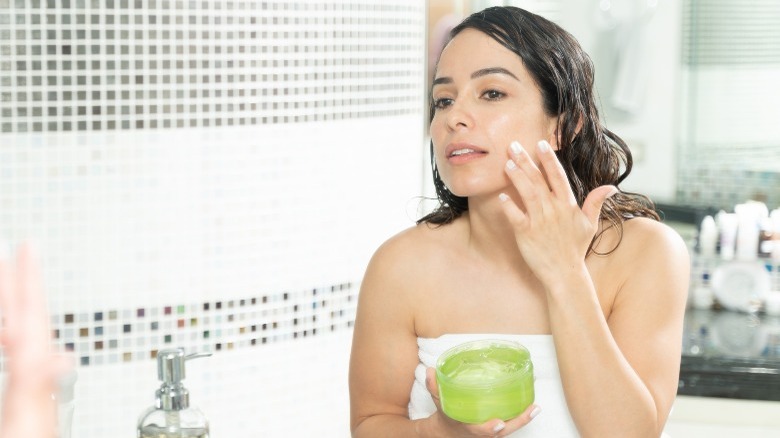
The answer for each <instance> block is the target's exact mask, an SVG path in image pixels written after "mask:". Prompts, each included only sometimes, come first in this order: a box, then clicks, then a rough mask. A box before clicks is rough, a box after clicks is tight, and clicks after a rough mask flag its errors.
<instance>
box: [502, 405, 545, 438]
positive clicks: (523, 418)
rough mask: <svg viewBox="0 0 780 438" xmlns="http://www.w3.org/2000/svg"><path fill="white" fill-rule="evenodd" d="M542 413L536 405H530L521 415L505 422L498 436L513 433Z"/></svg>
mask: <svg viewBox="0 0 780 438" xmlns="http://www.w3.org/2000/svg"><path fill="white" fill-rule="evenodd" d="M541 411H542V408H540V407H539V406H538V405H535V404H532V405H531V406H528V407H527V408H526V409H525V411H523V413H522V414H520V415H518V416H517V417H515V418H513V419H511V420H509V421H507V422H506V427H505V428H504V430H502V431H501V435H500V436H506V435H509V434H511V433H512V432H515V431H516V430H518V429H520V428H522V427H524V426H526V425H527V424H528V423H530V422H531V420H533V419H534V418H536V416H537V415H539V413H540V412H541Z"/></svg>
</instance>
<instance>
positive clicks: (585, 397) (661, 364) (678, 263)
mask: <svg viewBox="0 0 780 438" xmlns="http://www.w3.org/2000/svg"><path fill="white" fill-rule="evenodd" d="M632 222H633V223H632ZM642 222H644V223H642ZM642 222H640V220H639V219H634V220H632V221H630V222H629V223H627V224H626V225H625V233H626V235H627V234H629V233H642V234H644V235H645V236H647V238H646V239H640V240H641V244H642V248H641V249H639V250H635V251H630V252H629V251H625V249H628V248H623V251H621V254H630V255H631V256H634V257H635V258H633V259H632V260H630V261H628V263H626V264H629V265H633V266H632V267H631V268H630V272H629V277H628V278H627V279H626V281H625V283H624V284H623V286H622V287H621V288H620V291H619V292H618V293H617V296H616V297H615V301H614V303H613V306H612V311H611V313H610V315H609V319H608V320H605V319H604V316H603V313H602V311H601V307H600V306H599V303H598V299H597V297H596V291H595V288H594V287H593V282H592V281H591V278H590V276H589V274H588V271H587V269H585V268H584V266H580V267H578V268H575V269H572V270H571V271H570V272H568V273H567V275H561V276H560V277H559V279H558V281H552V282H548V283H546V287H547V297H548V302H549V306H548V307H549V315H550V324H551V331H552V333H553V338H554V339H555V346H556V351H557V353H558V360H559V368H560V372H561V379H562V381H563V386H564V388H565V393H566V399H567V402H568V404H569V407H570V412H571V414H572V417H573V418H574V420H575V423H576V424H577V426H578V428H579V429H580V431H581V433H582V435H583V436H585V437H591V436H593V437H610V436H615V437H620V436H631V437H642V436H647V437H654V438H657V437H658V436H660V434H661V432H662V431H663V427H664V425H665V423H666V419H667V416H668V414H669V411H670V410H671V406H672V403H673V401H674V397H675V394H676V392H677V381H678V376H679V370H680V354H681V351H680V350H681V346H682V321H683V313H684V311H685V300H686V290H687V284H688V269H689V261H688V257H687V250H686V248H685V245H684V244H683V242H682V239H680V238H679V236H677V235H676V234H673V233H674V232H673V231H671V230H663V229H662V228H666V227H665V226H663V225H661V224H658V223H650V221H649V220H643V221H642ZM648 228H649V230H648ZM639 229H641V230H639ZM624 240H625V242H623V244H626V245H629V244H630V245H632V246H634V245H637V243H640V242H629V240H631V239H629V238H626V239H624Z"/></svg>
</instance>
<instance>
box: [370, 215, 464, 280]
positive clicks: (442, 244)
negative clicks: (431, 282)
mask: <svg viewBox="0 0 780 438" xmlns="http://www.w3.org/2000/svg"><path fill="white" fill-rule="evenodd" d="M452 227H453V225H451V224H450V225H442V226H436V225H430V224H424V223H423V224H419V225H416V226H414V227H410V228H407V229H406V230H403V231H401V232H400V233H398V234H396V235H394V236H392V237H391V238H389V239H388V240H387V241H385V242H384V243H383V244H382V245H380V246H379V248H378V249H377V250H376V252H375V253H374V256H373V257H372V258H371V262H370V264H369V271H377V272H378V273H384V274H401V273H406V274H412V273H414V272H419V271H425V270H430V268H432V267H433V266H432V265H434V264H439V263H442V260H443V258H442V254H446V247H447V246H448V245H449V244H451V243H452V242H451V236H452V235H453V233H452V229H451V228H452Z"/></svg>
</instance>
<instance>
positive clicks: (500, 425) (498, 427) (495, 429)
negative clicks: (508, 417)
mask: <svg viewBox="0 0 780 438" xmlns="http://www.w3.org/2000/svg"><path fill="white" fill-rule="evenodd" d="M505 427H506V424H504V422H503V421H502V422H500V423H498V424H496V425H495V426H493V433H498V432H501V431H502V430H504V428H505Z"/></svg>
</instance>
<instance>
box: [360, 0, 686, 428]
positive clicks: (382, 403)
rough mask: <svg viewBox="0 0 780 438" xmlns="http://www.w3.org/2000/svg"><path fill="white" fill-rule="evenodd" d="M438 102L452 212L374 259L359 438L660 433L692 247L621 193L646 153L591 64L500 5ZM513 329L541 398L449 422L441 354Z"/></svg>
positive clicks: (459, 41)
mask: <svg viewBox="0 0 780 438" xmlns="http://www.w3.org/2000/svg"><path fill="white" fill-rule="evenodd" d="M431 96H432V118H431V125H430V130H431V138H432V141H431V147H432V157H433V159H432V166H433V170H434V179H435V183H436V188H437V194H438V197H439V201H440V206H439V207H438V209H436V210H435V211H434V212H433V213H431V214H429V215H427V216H425V217H424V218H422V219H421V220H420V221H419V223H418V224H417V226H416V227H413V228H411V229H408V230H405V231H403V232H401V233H400V234H398V235H396V236H394V237H393V238H391V239H390V240H388V241H387V242H386V243H384V244H383V245H382V246H381V247H380V248H379V249H378V250H377V252H376V254H375V255H374V257H373V258H372V260H371V262H370V263H369V266H368V269H367V271H366V274H365V278H364V280H363V284H362V288H361V292H360V298H359V302H358V311H357V318H356V321H355V332H354V339H353V349H352V357H351V364H350V398H351V416H352V419H351V427H352V433H353V436H356V437H363V436H367V437H376V436H399V437H409V436H447V437H453V436H507V435H510V434H513V433H515V432H516V431H517V433H516V435H512V436H518V437H569V436H585V437H612V436H615V437H645V436H646V437H658V436H659V435H660V434H661V433H662V431H663V428H664V424H665V422H666V419H667V416H668V414H669V411H670V409H671V406H672V402H673V401H674V397H675V394H676V390H677V378H678V372H679V362H680V349H681V337H682V320H683V313H684V308H685V300H686V291H687V287H688V285H687V282H688V275H689V271H688V270H689V261H688V255H687V250H686V247H685V245H684V243H683V241H682V239H681V238H680V237H679V236H678V235H677V234H676V233H675V232H674V231H672V230H671V229H669V228H668V227H666V226H665V225H663V224H661V223H659V222H658V216H657V215H656V213H655V212H654V210H653V209H652V206H651V205H650V203H649V201H647V200H646V198H644V197H641V196H638V195H632V194H628V193H623V192H621V191H619V190H618V188H617V187H618V184H619V183H620V182H621V181H622V180H623V179H624V178H625V177H626V176H627V175H628V172H629V171H630V169H631V155H630V152H629V150H628V148H627V147H626V145H625V143H624V142H623V141H622V140H621V139H620V138H619V137H617V136H616V135H614V134H613V133H611V132H610V131H608V130H607V129H606V128H604V127H603V126H602V125H601V123H600V121H599V116H598V112H597V109H596V104H595V96H594V95H593V68H592V65H591V63H590V60H589V58H588V57H587V55H586V54H585V53H584V52H583V51H582V49H581V48H580V47H579V45H578V44H577V42H576V40H575V39H574V38H573V37H572V36H571V35H569V34H568V33H567V32H565V31H564V30H563V29H561V28H560V27H558V26H557V25H555V24H553V23H551V22H549V21H548V20H545V19H544V18H542V17H539V16H537V15H534V14H531V13H529V12H527V11H524V10H522V9H518V8H512V7H498V8H490V9H486V10H484V11H482V12H478V13H476V14H473V15H471V16H470V17H468V18H467V19H466V20H464V21H463V22H462V23H461V24H460V25H459V26H457V27H456V28H454V29H453V31H452V34H451V40H450V42H449V43H448V44H447V46H446V47H445V49H444V50H443V52H442V54H441V56H440V59H439V63H438V66H437V69H436V74H435V79H434V82H433V86H432V90H431ZM496 337H502V338H507V339H513V340H516V341H518V342H520V343H522V344H524V345H525V346H526V347H528V349H529V350H530V352H531V358H532V360H533V361H534V369H535V373H536V374H537V380H536V394H537V395H536V402H535V403H534V404H533V405H531V406H530V407H529V408H528V409H527V410H526V411H525V412H524V413H522V414H521V415H520V416H518V417H516V418H514V419H511V420H508V421H502V420H500V419H492V420H489V421H487V422H485V423H484V424H478V425H469V424H462V423H459V422H457V421H454V420H452V419H450V418H448V417H447V416H446V415H444V414H443V413H442V412H441V410H440V409H439V404H438V391H437V389H436V382H435V373H433V369H432V368H431V367H432V366H433V365H434V364H435V359H436V357H437V355H438V354H440V353H441V352H442V351H443V350H444V349H446V348H448V347H450V346H453V345H456V344H458V343H460V342H464V341H467V340H472V339H482V338H496ZM540 412H541V413H540ZM537 415H538V417H537Z"/></svg>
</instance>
